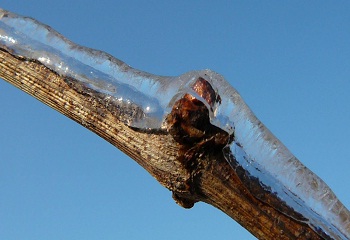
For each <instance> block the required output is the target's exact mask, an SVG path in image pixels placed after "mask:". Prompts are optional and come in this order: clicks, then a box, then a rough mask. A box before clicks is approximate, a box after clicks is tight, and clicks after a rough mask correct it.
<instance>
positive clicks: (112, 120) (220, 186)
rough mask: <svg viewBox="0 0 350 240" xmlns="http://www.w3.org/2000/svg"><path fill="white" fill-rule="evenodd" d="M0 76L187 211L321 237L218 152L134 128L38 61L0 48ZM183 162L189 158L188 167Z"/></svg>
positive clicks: (285, 235)
mask: <svg viewBox="0 0 350 240" xmlns="http://www.w3.org/2000/svg"><path fill="white" fill-rule="evenodd" d="M0 77H1V78H3V79H4V80H6V81H8V82H9V83H11V84H12V85H14V86H16V87H17V88H19V89H21V90H23V91H24V92H26V93H28V94H30V95H31V96H33V97H35V98H37V99H38V100H40V101H41V102H43V103H45V104H47V105H48V106H50V107H52V108H53V109H55V110H57V111H59V112H60V113H62V114H64V115H65V116H67V117H69V118H71V119H72V120H74V121H76V122H78V123H79V124H81V125H83V126H84V127H85V128H87V129H89V130H90V131H93V132H94V133H96V134H97V135H99V136H100V137H102V138H103V139H105V140H106V141H108V142H110V143H111V144H113V145H114V146H116V147H117V148H119V149H120V150H121V151H123V152H124V153H125V154H127V155H128V156H130V157H131V158H132V159H134V160H135V161H136V162H137V163H138V164H140V165H141V166H142V167H143V168H144V169H145V170H147V171H148V172H149V173H150V174H151V175H152V176H153V177H154V178H156V179H157V181H158V182H159V183H160V184H161V185H163V186H164V187H166V188H168V189H169V190H171V191H172V192H173V197H174V199H175V201H176V202H177V203H178V204H180V205H181V206H183V207H187V208H189V207H192V206H193V204H194V203H195V202H198V201H203V202H206V203H208V204H211V205H212V206H214V207H216V208H218V209H220V210H221V211H223V212H225V213H226V214H227V215H229V216H230V217H231V218H233V219H234V220H236V221H237V222H238V223H239V224H241V225H242V226H243V227H244V228H246V229H247V230H248V231H250V232H251V233H252V234H253V235H254V236H256V237H257V238H259V239H274V238H275V239H322V237H320V236H319V235H318V234H317V233H315V232H314V231H313V230H312V229H311V228H310V227H309V226H308V225H307V224H304V223H301V222H298V221H296V220H294V219H292V218H290V217H288V216H286V215H284V214H281V213H280V212H278V211H276V210H275V209H273V208H272V207H270V206H269V205H267V204H265V203H263V202H261V201H259V200H258V199H256V198H254V197H253V196H252V195H251V194H250V193H249V191H248V190H247V189H246V188H245V186H244V185H243V184H242V183H241V181H240V180H239V178H238V177H237V176H236V173H235V172H234V171H233V170H232V168H231V167H230V166H229V164H228V163H227V162H226V160H225V159H224V157H223V155H222V152H221V150H220V149H219V148H209V147H206V145H205V144H204V145H203V146H201V147H197V148H194V146H192V148H191V145H188V143H186V144H187V145H185V143H179V142H178V141H175V139H174V137H173V136H172V135H171V134H170V133H169V132H167V131H164V132H142V131H138V130H137V129H132V128H130V127H128V126H126V125H124V124H123V123H122V122H120V121H119V120H118V118H117V117H116V115H115V113H113V112H112V111H111V110H110V109H106V108H105V107H104V106H103V105H102V104H101V103H100V102H99V101H98V100H97V99H96V98H93V97H91V96H89V95H84V94H82V93H79V91H76V89H74V88H73V87H72V86H71V85H70V84H67V79H63V78H62V77H60V76H59V75H57V74H56V73H55V72H53V71H51V70H50V69H48V68H46V67H45V66H43V65H42V64H40V63H38V62H35V61H28V60H26V59H21V58H18V57H15V56H13V55H11V54H10V53H8V52H6V51H5V50H3V49H0ZM184 149H185V150H184ZM189 149H191V157H190V158H189V157H188V156H187V155H188V154H189V153H188V150H189ZM186 154H187V155H186ZM184 158H187V159H188V158H189V159H190V161H191V162H190V164H189V163H188V161H187V162H186V161H184Z"/></svg>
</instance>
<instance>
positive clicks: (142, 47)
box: [0, 0, 350, 240]
mask: <svg viewBox="0 0 350 240" xmlns="http://www.w3.org/2000/svg"><path fill="white" fill-rule="evenodd" d="M305 2H306V1H181V0H177V1H149V0H148V1H133V0H128V1H103V0H101V1H86V0H84V1H82V0H80V1H78V0H76V1H71V0H69V1H68V0H61V1H48V0H45V1H39V0H32V1H27V0H26V1H14V0H1V2H0V7H1V8H4V9H6V10H9V11H12V12H15V13H18V14H21V15H25V16H31V17H33V18H36V19H37V20H39V21H41V22H43V23H46V24H48V25H50V26H51V27H53V28H54V29H56V30H57V31H59V32H60V33H62V34H63V35H65V36H66V37H67V38H69V39H71V40H73V41H74V42H76V43H79V44H81V45H84V46H88V47H91V48H96V49H100V50H103V51H106V52H108V53H110V54H112V55H114V56H115V57H117V58H119V59H121V60H123V61H124V62H126V63H128V64H129V65H131V66H133V67H135V68H137V69H141V70H144V71H147V72H151V73H154V74H159V75H174V76H175V75H180V74H182V73H185V72H187V71H190V70H200V69H205V68H210V69H212V70H214V71H217V72H219V73H221V74H222V75H224V77H225V78H226V79H227V81H229V82H230V83H231V85H232V86H234V87H235V88H236V89H237V90H238V91H239V92H240V94H241V95H242V96H243V99H244V100H245V101H246V103H247V104H248V105H249V106H250V107H251V108H252V110H253V112H254V113H255V114H256V115H257V117H258V118H259V119H260V120H261V121H262V122H263V123H264V124H265V125H266V126H267V127H268V128H269V129H270V130H271V131H272V132H273V133H274V134H275V135H276V136H277V137H278V138H279V139H280V140H281V141H282V142H283V143H284V144H285V145H286V146H287V147H288V148H289V149H290V150H291V151H292V152H293V153H294V154H295V155H296V156H297V157H298V158H299V159H300V160H301V161H302V162H303V163H304V164H305V165H306V166H307V167H308V168H310V169H311V170H312V171H314V172H315V173H316V174H317V175H318V176H320V177H321V178H322V179H323V180H324V181H325V182H326V183H327V184H328V185H329V186H330V187H331V188H332V189H333V190H334V192H335V193H336V195H337V196H338V197H339V198H340V200H341V201H342V202H343V203H344V204H345V206H347V207H348V208H350V192H349V183H350V174H349V169H350V162H349V156H350V147H349V138H348V136H349V135H350V127H349V123H350V94H349V90H350V66H349V64H350V44H349V43H350V26H349V25H350V14H349V12H350V2H348V1H336V2H333V1H307V3H305ZM0 109H1V110H0V132H1V133H0V216H1V217H0V218H1V219H0V239H6V240H15V239H16V240H18V239H27V240H31V239H51V240H55V239H88V240H93V239H104V240H107V239H202V240H205V239H254V237H252V235H251V234H250V233H248V232H247V231H246V230H245V229H244V228H242V227H241V226H239V225H238V224H237V223H236V222H235V221H233V220H232V219H230V218H229V217H228V216H226V215H225V214H224V213H222V212H220V211H219V210H217V209H215V208H213V207H212V206H209V205H206V204H204V203H197V204H196V205H195V206H194V208H192V209H190V210H186V209H183V208H181V207H179V206H178V205H176V204H175V202H174V201H173V200H172V198H171V192H170V191H168V190H167V189H165V188H163V187H162V186H161V185H160V184H159V183H158V182H157V181H156V180H155V179H153V178H152V177H151V176H150V175H149V174H148V173H147V172H146V171H145V170H143V168H141V167H140V166H139V165H138V164H136V163H135V162H134V161H133V160H132V159H130V158H129V157H127V156H126V155H124V154H123V153H122V152H121V151H119V150H118V149H116V148H115V147H113V146H112V145H110V144H109V143H107V142H106V141H104V140H103V139H101V138H99V137H98V136H97V135H95V134H93V133H91V132H89V131H87V130H86V129H85V128H83V127H82V126H80V125H78V124H77V123H75V122H73V121H72V120H70V119H68V118H66V117H64V116H63V115H60V114H59V113H58V112H56V111H54V110H52V109H51V108H49V107H47V106H46V105H44V104H42V103H40V102H39V101H37V100H35V99H34V98H32V97H30V96H28V95H27V94H25V93H23V92H21V91H20V90H18V89H16V88H15V87H13V86H11V85H10V84H8V83H6V82H4V81H0ZM233 204H234V203H233Z"/></svg>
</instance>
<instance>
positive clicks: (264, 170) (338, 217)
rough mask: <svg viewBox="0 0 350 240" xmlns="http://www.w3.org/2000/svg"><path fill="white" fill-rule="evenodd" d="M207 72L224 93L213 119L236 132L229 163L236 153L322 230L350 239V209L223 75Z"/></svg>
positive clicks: (249, 169)
mask: <svg viewBox="0 0 350 240" xmlns="http://www.w3.org/2000/svg"><path fill="white" fill-rule="evenodd" d="M206 75H207V77H206V79H207V80H209V81H210V82H211V84H212V86H215V87H217V89H216V91H217V92H218V94H220V96H221V104H220V105H219V106H217V108H216V109H215V114H213V115H214V118H213V119H212V123H213V124H215V125H216V126H219V127H220V128H222V129H224V130H226V131H227V132H234V135H235V139H234V141H233V142H232V143H231V144H230V145H229V146H228V147H229V149H230V154H226V158H227V160H228V161H229V163H230V164H231V163H232V156H234V158H235V159H236V161H237V162H238V164H239V165H241V166H242V167H243V168H244V169H245V170H246V171H247V173H248V174H250V175H251V176H252V177H255V178H257V179H259V181H260V182H261V183H262V185H263V186H268V189H269V191H271V192H272V193H274V194H276V195H277V196H278V198H280V199H281V200H283V201H285V202H286V203H287V204H288V206H290V207H291V208H292V209H294V210H295V211H297V212H299V213H301V214H302V215H303V216H304V217H305V218H306V219H308V224H309V225H310V226H311V227H312V228H313V229H315V230H316V231H317V230H318V229H322V231H324V232H325V233H326V234H327V235H329V236H331V237H332V238H334V239H350V212H349V211H348V209H346V207H345V206H343V204H342V203H341V202H340V201H339V200H338V198H337V197H336V196H335V194H334V193H333V191H332V190H331V189H330V188H329V187H328V186H327V184H326V183H325V182H324V181H322V180H321V179H320V178H319V177H318V176H317V175H315V174H314V173H313V172H312V171H310V170H309V169H308V168H306V167H305V166H304V165H303V164H302V163H301V162H300V161H299V160H298V159H297V158H296V157H295V156H294V155H293V154H292V153H291V152H290V151H289V150H288V149H287V148H286V147H285V146H284V145H283V144H282V143H281V142H280V141H279V140H278V139H277V138H276V137H275V136H274V135H273V134H272V133H271V132H270V131H269V130H268V129H267V128H266V127H265V126H264V125H263V123H261V122H260V121H259V120H258V119H257V118H256V116H255V115H254V114H253V112H252V111H251V110H250V109H249V107H248V106H247V105H246V104H245V103H244V101H243V100H242V98H241V96H240V95H239V94H238V93H237V91H236V90H235V89H234V88H233V87H232V86H231V85H229V84H228V83H227V82H226V81H225V80H224V79H223V77H222V76H220V75H219V74H217V73H213V72H207V73H206ZM229 155H232V156H229ZM231 165H232V164H231ZM285 214H287V215H288V213H285Z"/></svg>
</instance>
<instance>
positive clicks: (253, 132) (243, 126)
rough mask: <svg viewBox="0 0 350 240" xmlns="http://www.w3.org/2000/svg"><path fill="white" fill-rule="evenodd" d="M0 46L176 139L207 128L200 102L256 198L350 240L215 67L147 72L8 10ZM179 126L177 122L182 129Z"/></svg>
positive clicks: (326, 201) (337, 208) (340, 210)
mask: <svg viewBox="0 0 350 240" xmlns="http://www.w3.org/2000/svg"><path fill="white" fill-rule="evenodd" d="M0 48H2V49H4V50H6V51H8V52H10V53H11V54H13V55H15V56H17V57H21V58H24V59H26V60H31V61H38V62H40V63H42V64H43V65H45V66H46V67H48V68H50V69H51V70H53V71H55V72H56V73H58V74H60V75H61V76H63V77H64V78H65V80H66V82H67V84H69V86H71V87H72V88H74V89H75V90H76V91H78V92H80V93H84V94H87V95H90V96H92V97H95V98H96V99H98V100H99V101H100V102H101V103H102V104H104V106H105V107H106V108H108V109H109V110H110V111H112V112H114V113H115V115H116V116H117V117H118V118H119V119H120V120H121V121H122V122H123V123H125V124H126V125H127V126H130V127H133V128H138V129H142V130H146V131H149V130H156V131H157V130H162V131H169V132H170V134H174V135H173V136H174V138H176V137H177V135H176V133H174V132H178V131H182V130H183V131H184V132H186V134H187V135H186V136H189V137H190V138H198V139H201V138H202V137H203V135H205V134H207V133H206V129H201V127H200V126H199V125H200V124H198V123H199V122H198V121H200V120H199V119H193V118H192V119H191V115H188V114H189V113H190V112H188V111H187V112H186V111H185V110H184V108H185V106H188V107H190V108H191V107H192V106H194V105H196V102H200V103H201V104H202V105H203V106H205V108H206V112H207V114H208V117H209V119H210V124H212V125H213V126H215V128H217V129H220V130H222V131H224V132H226V133H227V136H222V135H220V136H219V137H218V138H217V139H214V141H220V146H221V145H222V151H223V153H224V156H225V158H226V160H227V161H228V163H229V164H230V165H231V167H232V168H233V169H234V170H235V171H236V173H237V175H238V177H239V178H240V179H241V181H242V182H243V183H244V184H245V186H246V187H247V189H248V190H249V191H250V192H251V193H252V194H253V195H254V196H255V197H256V198H257V199H259V200H261V201H263V202H266V203H267V204H269V205H271V206H272V207H273V208H275V209H276V210H278V211H280V212H282V213H283V214H285V215H287V216H290V217H291V218H294V219H295V220H297V221H302V222H305V223H307V224H309V226H310V227H311V228H313V229H314V230H315V232H317V233H319V234H320V235H322V236H328V237H331V238H334V239H349V238H350V214H349V211H348V210H347V209H346V208H345V207H344V206H343V205H342V203H341V202H340V201H339V200H338V199H337V197H336V196H335V195H334V193H333V192H332V191H331V189H330V188H329V187H328V186H327V185H326V184H325V183H324V182H323V181H322V180H321V179H320V178H319V177H317V176H316V175H315V174H314V173H313V172H311V171H310V170H309V169H307V168H306V167H305V166H304V165H303V164H302V163H301V162H300V161H299V160H298V159H296V158H295V156H293V154H291V153H290V151H289V150H288V149H287V148H286V147H285V146H284V145H283V144H282V143H281V142H280V141H279V140H278V139H277V138H276V137H274V136H273V135H272V133H271V132H270V131H269V130H268V129H267V128H266V127H265V126H264V125H263V124H262V123H261V122H260V121H259V120H258V119H257V118H256V117H255V116H254V114H253V113H252V112H251V110H250V109H249V108H248V107H247V105H246V104H245V103H244V101H243V100H242V98H241V97H240V95H239V94H238V93H237V91H236V90H235V89H234V88H233V87H231V86H230V85H229V84H228V83H227V82H226V81H225V80H224V78H223V77H222V76H221V75H219V74H217V73H215V72H213V71H210V70H203V71H192V72H188V73H186V74H183V75H181V76H178V77H164V76H157V75H153V74H149V73H146V72H142V71H139V70H136V69H133V68H131V67H130V66H128V65H127V64H125V63H124V62H122V61H120V60H118V59H116V58H114V57H112V56H111V55H109V54H107V53H104V52H101V51H97V50H93V49H89V48H85V47H82V46H79V45H76V44H74V43H73V42H71V41H69V40H68V39H66V38H64V37H63V36H62V35H60V34H59V33H57V32H56V31H54V30H53V29H51V28H50V27H48V26H46V25H43V24H40V23H39V22H37V21H36V20H33V19H31V18H26V17H21V16H18V15H15V14H13V13H10V12H7V11H4V10H0ZM195 101H196V102H195ZM193 104H194V105H193ZM184 112H185V113H186V114H185V115H184V114H183V113H184ZM172 114H175V115H172ZM169 116H172V117H173V116H175V118H176V119H175V118H170V117H169ZM186 117H187V118H188V119H185V118H186ZM170 120H171V121H170ZM174 123H176V124H179V126H178V128H177V130H176V131H173V130H174V126H173V124H174ZM202 127H203V126H202ZM217 133H219V131H217V132H215V134H217ZM182 140H183V139H182ZM223 140H225V141H226V142H222V141H223ZM180 141H181V140H180ZM267 196H268V197H267ZM271 199H274V200H272V201H271ZM233 204H234V203H233Z"/></svg>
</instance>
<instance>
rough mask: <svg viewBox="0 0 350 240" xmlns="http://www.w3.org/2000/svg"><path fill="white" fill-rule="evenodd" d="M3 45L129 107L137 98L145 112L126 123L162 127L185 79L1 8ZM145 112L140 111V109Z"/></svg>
mask: <svg viewBox="0 0 350 240" xmlns="http://www.w3.org/2000/svg"><path fill="white" fill-rule="evenodd" d="M0 46H1V47H2V48H4V49H6V50H7V51H9V52H10V53H12V54H14V55H17V56H22V57H25V58H27V59H31V60H37V61H39V62H41V63H42V64H44V65H45V66H47V67H48V68H50V69H52V70H54V71H55V72H57V73H58V74H60V75H62V76H65V77H70V78H72V79H76V80H78V81H80V82H81V83H83V84H84V85H85V86H87V87H88V88H91V89H93V90H96V91H97V92H100V93H104V94H105V95H106V97H113V98H114V99H115V100H116V101H114V102H115V103H120V104H121V105H123V107H125V106H126V105H128V104H135V105H137V106H138V107H140V108H141V110H142V114H141V116H139V118H137V119H134V118H132V116H130V117H129V118H127V117H124V119H126V120H125V121H126V124H128V125H130V126H132V127H137V128H143V127H145V126H147V127H148V128H160V127H161V124H162V123H163V117H164V116H165V115H166V112H165V111H166V109H167V107H168V106H167V105H168V104H169V102H171V99H169V98H171V97H173V96H176V93H177V92H179V91H181V90H180V89H181V87H182V86H183V85H184V84H185V83H184V82H182V80H181V78H179V79H178V80H176V81H173V77H161V76H156V75H152V74H149V73H146V72H142V71H138V70H135V69H133V68H131V67H130V66H128V65H127V64H125V63H124V62H122V61H120V60H118V59H116V58H114V57H112V56H111V55H109V54H107V53H105V52H102V51H98V50H94V49H90V48H85V47H82V46H79V45H76V44H74V43H73V42H71V41H69V40H68V39H66V38H65V37H64V36H62V35H61V34H59V33H57V32H56V31H54V30H53V29H51V28H50V27H49V26H46V25H44V24H41V23H39V22H38V21H36V20H34V19H32V18H27V17H21V16H18V15H16V14H13V13H10V12H7V11H5V10H2V9H0ZM139 115H140V114H139Z"/></svg>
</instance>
